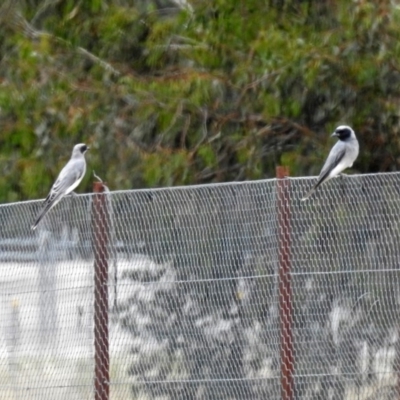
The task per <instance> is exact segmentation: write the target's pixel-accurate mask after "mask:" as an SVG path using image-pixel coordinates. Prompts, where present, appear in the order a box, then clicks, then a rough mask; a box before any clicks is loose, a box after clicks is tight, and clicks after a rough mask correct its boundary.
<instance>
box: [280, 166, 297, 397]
mask: <svg viewBox="0 0 400 400" xmlns="http://www.w3.org/2000/svg"><path fill="white" fill-rule="evenodd" d="M288 176H289V169H288V168H287V167H277V168H276V177H277V213H278V240H279V322H280V346H281V391H282V400H294V398H295V397H294V352H293V331H292V328H293V308H292V289H291V275H290V274H291V271H290V237H291V231H290V195H289V185H290V181H289V179H286V178H287V177H288Z"/></svg>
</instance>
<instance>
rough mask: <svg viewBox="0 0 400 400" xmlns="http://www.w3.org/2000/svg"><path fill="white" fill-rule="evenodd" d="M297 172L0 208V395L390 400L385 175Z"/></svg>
mask: <svg viewBox="0 0 400 400" xmlns="http://www.w3.org/2000/svg"><path fill="white" fill-rule="evenodd" d="M283 182H284V186H279V185H280V184H283ZM313 182H314V180H313V179H312V178H301V179H299V178H298V179H295V178H289V179H285V180H284V181H282V180H276V179H272V180H264V181H257V182H242V183H229V184H220V185H206V186H194V187H183V188H165V189H156V190H138V191H123V192H111V193H104V194H91V195H82V196H76V197H68V198H65V199H64V200H63V201H62V202H61V203H60V204H59V205H57V207H56V208H55V209H54V210H52V211H51V212H50V213H49V215H48V217H47V218H46V219H45V220H43V223H42V225H40V226H39V227H38V229H37V231H35V232H32V231H31V230H30V226H31V223H32V220H33V219H34V216H35V213H36V212H37V211H38V209H39V207H40V202H38V201H31V202H24V203H18V204H9V205H3V206H0V220H1V222H2V223H1V225H0V268H1V275H0V302H1V303H0V304H1V308H0V398H1V399H7V400H8V399H68V400H72V399H93V398H96V399H105V398H109V399H115V400H119V399H143V400H144V399H146V400H147V399H160V400H161V399H201V400H203V399H207V400H208V399H210V400H211V399H216V400H217V399H256V400H257V399H260V400H261V399H272V400H273V399H282V398H283V399H285V400H286V399H287V400H292V399H296V400H297V399H301V400H303V399H307V400H308V399H345V400H350V399H357V400H360V399H399V398H400V392H399V390H398V386H397V385H398V384H397V381H398V374H399V373H400V342H399V332H400V326H399V306H400V304H399V303H400V284H399V279H400V275H399V263H400V189H399V187H400V185H399V184H400V174H398V173H394V174H378V175H362V176H351V177H350V176H347V177H341V178H337V179H334V180H332V181H331V182H329V183H327V184H326V185H323V187H321V189H320V190H319V191H317V192H316V194H315V195H314V196H313V197H311V198H310V199H309V200H308V201H306V202H301V201H300V198H301V197H302V195H303V194H304V193H305V192H306V191H307V190H308V189H309V188H310V186H311V185H312V183H313ZM96 196H97V197H96ZM283 213H284V214H285V216H286V217H285V218H282V214H283ZM283 252H286V253H285V254H286V256H283ZM282 265H286V267H287V270H286V271H284V272H285V275H282ZM105 267H106V268H107V275H104V274H103V275H101V274H100V275H99V269H101V268H103V272H104V268H105ZM104 279H106V281H105V280H104ZM283 280H285V282H284V283H285V285H286V286H282V282H283ZM104 289H106V290H104ZM283 289H285V290H286V292H285V294H284V295H283V293H284V291H283ZM100 292H101V293H100ZM105 303H107V304H105ZM288 303H290V304H288ZM283 309H284V312H282V310H283ZM104 312H105V313H106V314H104ZM102 313H103V314H102ZM289 314H290V315H289ZM283 320H284V321H285V323H283ZM288 330H290V332H288ZM288 333H289V334H288ZM288 338H289V339H288ZM288 340H290V341H291V343H287V341H288ZM284 349H286V351H288V350H290V352H289V353H290V354H288V353H286V354H285V353H284V352H283V350H284ZM284 357H287V360H286V361H288V360H289V362H286V364H285V362H283V361H285V360H283V358H284ZM285 380H286V384H285ZM100 390H104V392H101V393H100V392H99V391H100Z"/></svg>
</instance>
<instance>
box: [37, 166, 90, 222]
mask: <svg viewBox="0 0 400 400" xmlns="http://www.w3.org/2000/svg"><path fill="white" fill-rule="evenodd" d="M85 170H86V163H85V160H84V159H81V160H70V161H69V162H68V163H67V165H66V166H65V167H64V168H63V169H62V170H61V172H60V174H59V175H58V178H57V180H56V181H55V182H54V185H53V186H52V188H51V190H50V193H49V194H48V196H47V197H46V199H45V201H44V202H43V206H42V209H41V211H40V212H39V214H38V216H37V217H36V221H35V223H34V224H33V226H32V229H36V227H37V225H38V224H39V222H40V221H41V220H42V218H43V217H44V216H45V215H46V213H47V212H48V211H49V210H50V209H51V208H53V207H54V206H55V205H56V204H57V203H58V202H59V201H60V200H61V199H62V197H63V196H65V195H66V194H67V193H69V192H70V191H71V190H69V189H70V188H71V187H72V186H73V185H74V184H75V183H76V182H77V181H79V180H80V179H81V178H82V177H83V175H84V174H85Z"/></svg>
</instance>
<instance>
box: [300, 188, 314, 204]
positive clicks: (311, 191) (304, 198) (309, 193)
mask: <svg viewBox="0 0 400 400" xmlns="http://www.w3.org/2000/svg"><path fill="white" fill-rule="evenodd" d="M316 189H317V186H314V187H313V188H312V189H311V190H310V191H309V192H308V193H307V194H306V195H305V196H304V197H303V198H302V199H301V201H305V200H307V199H308V198H309V197H310V196H311V195H312V194H313V193H314V192H315V190H316Z"/></svg>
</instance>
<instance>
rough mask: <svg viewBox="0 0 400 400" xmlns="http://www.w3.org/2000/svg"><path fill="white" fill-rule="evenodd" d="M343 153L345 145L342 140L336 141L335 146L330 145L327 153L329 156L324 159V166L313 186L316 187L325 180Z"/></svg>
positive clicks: (344, 152) (342, 156)
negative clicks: (329, 150)
mask: <svg viewBox="0 0 400 400" xmlns="http://www.w3.org/2000/svg"><path fill="white" fill-rule="evenodd" d="M345 155H346V145H345V144H344V143H342V142H337V143H336V144H335V146H333V147H332V150H331V152H330V153H329V156H328V158H327V159H326V161H325V164H324V166H323V167H322V170H321V173H320V174H319V177H318V182H317V183H316V185H315V188H317V187H318V186H319V185H320V184H321V183H322V182H324V181H325V180H326V178H328V176H329V174H330V173H331V172H332V171H333V170H334V169H335V168H336V167H337V166H338V165H339V163H340V162H341V161H342V160H343V158H344V156H345Z"/></svg>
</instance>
